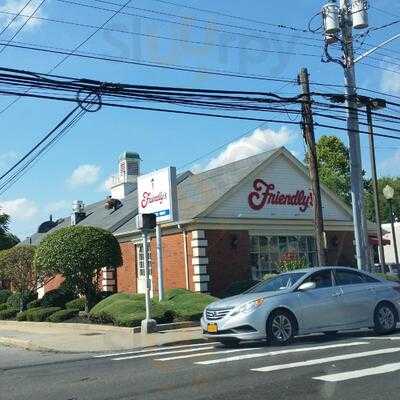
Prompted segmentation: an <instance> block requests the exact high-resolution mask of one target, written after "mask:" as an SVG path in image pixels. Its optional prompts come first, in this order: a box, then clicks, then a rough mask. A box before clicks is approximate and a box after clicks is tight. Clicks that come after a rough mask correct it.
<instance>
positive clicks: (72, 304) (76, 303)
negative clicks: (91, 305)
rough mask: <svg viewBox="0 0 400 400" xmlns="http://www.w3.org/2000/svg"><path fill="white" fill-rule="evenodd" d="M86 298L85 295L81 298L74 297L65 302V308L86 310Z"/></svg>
mask: <svg viewBox="0 0 400 400" xmlns="http://www.w3.org/2000/svg"><path fill="white" fill-rule="evenodd" d="M85 304H86V299H85V298H84V297H80V298H79V299H74V300H71V301H69V302H68V303H66V304H65V308H66V309H67V310H78V311H85Z"/></svg>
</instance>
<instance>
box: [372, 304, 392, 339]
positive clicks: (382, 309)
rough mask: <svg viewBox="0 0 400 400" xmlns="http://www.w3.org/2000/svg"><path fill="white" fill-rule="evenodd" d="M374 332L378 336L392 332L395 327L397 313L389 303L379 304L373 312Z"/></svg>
mask: <svg viewBox="0 0 400 400" xmlns="http://www.w3.org/2000/svg"><path fill="white" fill-rule="evenodd" d="M374 324H375V325H374V330H375V332H376V333H378V334H380V335H384V334H386V333H390V332H393V331H394V330H395V329H396V325H397V313H396V310H395V308H394V306H393V305H392V304H390V303H381V304H378V306H377V307H376V309H375V312H374Z"/></svg>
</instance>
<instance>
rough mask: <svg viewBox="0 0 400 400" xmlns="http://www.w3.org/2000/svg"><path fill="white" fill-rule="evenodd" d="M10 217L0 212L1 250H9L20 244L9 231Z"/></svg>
mask: <svg viewBox="0 0 400 400" xmlns="http://www.w3.org/2000/svg"><path fill="white" fill-rule="evenodd" d="M9 224H10V216H9V215H7V214H2V213H1V212H0V250H5V249H9V248H11V247H13V246H15V245H16V244H18V243H19V239H18V238H17V237H16V236H15V235H13V234H12V233H10V231H9Z"/></svg>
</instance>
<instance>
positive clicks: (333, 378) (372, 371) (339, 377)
mask: <svg viewBox="0 0 400 400" xmlns="http://www.w3.org/2000/svg"><path fill="white" fill-rule="evenodd" d="M399 370H400V363H392V364H384V365H380V366H378V367H373V368H365V369H359V370H356V371H349V372H341V373H338V374H331V375H324V376H318V377H315V378H313V379H316V380H319V381H325V382H343V381H348V380H350V379H358V378H364V377H366V376H373V375H382V374H387V373H389V372H396V371H399Z"/></svg>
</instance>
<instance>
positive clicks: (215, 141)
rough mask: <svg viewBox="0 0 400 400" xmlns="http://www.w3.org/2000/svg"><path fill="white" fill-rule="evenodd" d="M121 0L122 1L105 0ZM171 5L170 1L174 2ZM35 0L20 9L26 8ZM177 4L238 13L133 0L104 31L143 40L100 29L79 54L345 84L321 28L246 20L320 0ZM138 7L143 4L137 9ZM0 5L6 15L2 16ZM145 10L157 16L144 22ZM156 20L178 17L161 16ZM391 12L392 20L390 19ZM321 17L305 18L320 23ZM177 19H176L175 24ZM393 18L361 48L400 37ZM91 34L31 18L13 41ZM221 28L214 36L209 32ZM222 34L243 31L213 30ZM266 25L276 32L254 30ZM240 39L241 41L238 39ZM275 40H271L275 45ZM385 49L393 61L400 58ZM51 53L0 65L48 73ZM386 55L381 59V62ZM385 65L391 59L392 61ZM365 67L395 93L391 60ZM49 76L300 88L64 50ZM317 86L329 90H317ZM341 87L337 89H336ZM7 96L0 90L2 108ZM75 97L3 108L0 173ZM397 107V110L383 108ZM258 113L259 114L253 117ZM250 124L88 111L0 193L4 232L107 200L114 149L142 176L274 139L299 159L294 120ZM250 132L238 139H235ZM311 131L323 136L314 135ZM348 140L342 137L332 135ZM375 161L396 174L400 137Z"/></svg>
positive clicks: (382, 145) (366, 75)
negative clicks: (136, 160)
mask: <svg viewBox="0 0 400 400" xmlns="http://www.w3.org/2000/svg"><path fill="white" fill-rule="evenodd" d="M27 1H28V0H0V27H1V26H5V25H6V24H7V22H8V21H9V18H10V15H9V14H5V13H7V12H18V11H19V10H20V9H21V8H22V7H23V6H24V5H25V4H26V2H27ZM71 1H72V2H76V3H81V4H86V5H92V6H97V7H103V8H109V9H114V10H115V9H117V8H118V7H117V6H113V5H110V4H104V3H101V2H100V1H96V0H71ZM108 1H109V2H112V3H115V4H123V3H124V1H122V0H108ZM171 1H173V0H171ZM40 2H41V0H40V1H39V0H32V2H31V4H30V6H29V7H28V8H27V9H26V10H25V11H24V13H23V14H25V15H29V14H30V13H31V12H32V10H33V9H34V8H35V6H37V5H38V4H39V3H40ZM173 2H174V3H177V4H178V3H180V4H181V5H185V6H189V7H191V6H193V7H200V8H203V9H207V10H213V11H217V12H221V13H229V14H232V15H235V16H239V17H241V18H242V19H238V18H228V17H226V16H221V15H218V14H212V13H206V12H201V11H198V10H194V9H191V8H186V7H183V6H181V7H178V6H173V5H171V4H166V3H164V2H162V1H159V0H137V1H134V0H133V1H132V2H131V4H130V5H131V6H132V7H136V9H134V8H131V9H127V10H128V12H129V13H131V14H135V16H132V15H130V16H128V15H119V16H117V17H115V19H113V20H112V21H111V22H110V23H109V24H108V25H107V26H108V27H111V28H113V29H118V30H125V31H131V32H135V33H140V34H141V35H129V34H123V33H116V32H105V31H102V32H99V33H98V34H96V36H95V37H93V38H92V39H91V40H90V41H89V42H88V43H87V44H85V46H84V47H83V48H82V49H81V50H82V51H86V52H96V53H102V54H108V55H114V56H120V57H121V56H122V57H127V58H131V59H136V60H146V61H156V62H162V63H166V64H176V65H186V66H194V67H196V68H206V69H218V70H227V71H233V72H240V73H241V74H258V75H260V74H262V75H268V76H272V77H282V78H289V79H294V78H295V77H296V76H297V74H298V71H299V69H300V68H301V67H303V66H305V67H308V68H309V71H310V73H311V80H312V81H314V82H323V83H332V84H342V82H343V73H342V70H341V68H340V67H339V66H338V65H335V64H324V63H322V62H321V61H320V56H321V53H322V42H318V41H316V40H315V39H318V40H319V39H321V36H320V35H318V34H317V35H314V36H313V35H312V34H303V33H296V32H293V31H290V30H287V29H278V28H274V27H271V26H267V25H265V24H260V23H256V22H251V21H249V20H251V19H253V20H259V21H263V22H267V23H273V24H284V25H287V26H295V27H302V28H303V27H304V28H305V27H306V24H307V22H308V21H309V19H310V18H311V17H312V16H313V15H315V14H316V13H317V12H318V11H319V10H320V8H321V6H322V5H323V2H322V1H319V0H303V1H301V2H300V1H296V2H295V1H293V0H281V1H279V2H260V1H251V0H247V1H244V0H236V1H235V2H232V1H227V0H220V1H219V2H215V1H209V0H202V1H195V0H188V1H183V0H176V1H173ZM371 4H372V6H374V7H377V8H379V9H383V10H387V11H388V12H390V13H393V14H397V15H398V16H399V17H400V4H397V2H396V4H393V2H392V1H389V0H373V1H372V2H371ZM144 9H145V10H144ZM1 12H3V14H1ZM160 12H161V13H169V14H176V15H180V16H184V17H188V18H196V19H203V20H206V21H209V22H208V23H207V22H199V21H194V20H190V19H182V18H177V17H174V16H171V15H170V16H166V15H165V14H160ZM110 15H112V12H107V11H104V10H98V9H93V8H89V7H83V6H79V5H77V4H71V3H68V2H64V1H60V0H46V1H45V3H44V4H43V6H42V8H41V9H40V10H39V12H38V13H37V14H36V16H38V17H41V18H51V19H62V20H67V21H72V22H78V23H83V24H89V25H101V24H102V23H104V21H106V20H107V19H108V18H109V17H110ZM145 17H151V18H156V19H158V20H152V19H149V18H145ZM161 19H162V20H170V21H176V22H179V23H181V24H173V23H166V22H165V21H161ZM398 19H400V18H398ZM370 20H371V26H372V27H379V26H382V25H384V24H385V23H388V22H391V21H395V20H396V17H395V16H393V17H391V16H389V15H385V14H384V13H382V12H380V11H378V10H376V9H375V8H371V10H370ZM23 21H24V19H23V18H20V19H18V21H17V22H16V23H14V24H13V25H11V27H10V29H8V30H7V31H6V32H4V33H3V34H2V36H0V40H3V41H7V40H8V39H9V38H11V37H12V36H13V34H14V33H15V31H16V30H17V29H18V28H19V27H20V25H21V23H22V22H23ZM218 22H219V23H224V24H231V25H236V26H237V25H240V26H242V27H243V28H244V29H239V28H235V27H226V26H221V25H217V23H218ZM318 23H319V19H318V18H317V19H316V20H315V22H314V24H315V25H316V26H317V25H318ZM182 24H183V25H182ZM187 25H197V26H205V27H211V28H212V29H215V30H204V29H197V28H194V27H191V26H187ZM399 26H400V25H393V26H391V27H389V28H386V29H382V30H378V31H375V32H371V34H370V36H369V37H368V38H367V41H366V42H367V43H379V42H380V41H382V40H384V39H386V38H388V37H390V36H393V35H394V34H396V33H398V32H399ZM93 30H94V29H90V28H82V27H74V26H71V25H67V24H57V23H53V22H48V21H43V20H40V19H33V20H32V22H31V23H29V24H27V25H26V26H25V28H24V29H23V30H22V31H21V32H20V33H19V34H18V36H17V37H16V38H15V39H14V40H16V41H19V42H24V43H34V44H40V45H43V46H52V47H59V48H66V49H73V48H74V47H75V46H76V45H78V44H79V43H80V42H81V41H83V40H84V39H85V38H86V37H88V36H89V35H90V34H91V33H92V32H93ZM216 30H219V31H216ZM221 30H226V31H230V32H237V33H240V34H241V35H237V34H236V35H234V34H228V33H226V32H221ZM0 31H1V28H0ZM260 31H268V32H275V33H274V34H270V33H266V32H260ZM145 35H153V36H154V35H156V36H163V37H169V38H179V39H181V40H185V41H201V42H207V43H214V44H218V45H220V46H221V45H222V46H231V47H240V48H241V49H234V48H227V47H215V46H205V45H196V44H193V43H187V42H177V41H172V40H166V39H160V38H154V37H149V36H145ZM244 35H247V36H244ZM251 35H253V36H264V37H267V38H270V39H256V38H254V37H249V36H251ZM271 38H272V39H274V38H275V39H279V40H280V41H279V42H276V41H274V40H271ZM399 44H400V42H399V41H398V42H394V43H393V44H391V45H390V46H388V47H387V48H386V54H389V55H390V52H388V51H387V50H391V49H392V50H394V51H399V50H400V46H399ZM243 48H247V49H250V48H251V49H259V50H278V51H288V52H294V53H297V54H299V53H301V54H304V53H307V54H310V55H313V56H312V57H311V56H304V55H296V56H294V55H282V54H279V55H277V54H271V53H268V52H266V51H252V50H243ZM396 54H397V53H393V54H392V56H393V57H400V56H399V55H398V54H397V56H396ZM62 57H63V56H60V55H53V54H46V53H34V52H30V51H28V50H21V49H13V48H7V49H5V50H4V51H3V52H1V53H0V66H2V67H11V68H19V69H28V70H34V71H37V72H48V71H49V70H50V69H51V68H52V67H54V65H55V64H57V62H58V61H59V60H60V59H61V58H62ZM386 61H387V60H386ZM392 61H393V60H392ZM368 63H369V64H371V65H373V66H375V68H373V67H371V66H367V65H364V64H363V65H359V66H358V67H357V76H358V86H360V87H364V88H368V89H374V90H379V91H385V92H388V93H389V92H392V94H395V95H400V75H399V74H396V73H390V72H388V71H384V70H382V69H381V68H382V67H384V68H388V69H396V68H397V69H398V65H397V66H396V65H390V64H388V63H387V62H385V59H384V58H383V57H382V56H376V57H375V58H374V59H370V60H368ZM55 73H57V74H61V75H70V76H76V77H86V78H94V79H99V80H105V81H114V82H115V81H119V82H129V83H133V84H149V85H173V86H189V87H204V88H219V89H235V90H236V89H237V90H258V91H273V92H280V93H283V94H287V95H290V94H297V93H298V87H297V86H296V85H294V84H288V85H285V86H284V84H282V83H276V82H268V81H262V80H251V79H242V78H231V77H216V76H212V75H204V74H195V73H189V72H177V71H171V70H166V69H155V68H148V67H140V66H134V65H128V64H119V63H110V62H105V61H98V60H84V59H81V58H75V57H70V58H69V59H68V60H67V61H66V62H65V63H63V64H62V65H61V66H60V67H59V68H57V70H56V71H55ZM314 89H315V90H324V91H330V89H328V88H323V87H322V88H321V87H315V88H314ZM335 90H338V89H335ZM11 100H12V98H10V97H0V109H1V108H2V107H4V106H5V105H7V104H8V103H9V102H10V101H11ZM72 107H73V105H72V104H64V103H58V102H51V101H47V100H34V99H22V100H20V101H18V102H17V103H16V104H15V105H14V106H13V107H11V108H10V109H9V110H8V111H6V112H4V113H3V114H1V115H0V137H1V142H0V143H1V146H0V171H3V170H5V169H6V168H7V166H9V165H10V164H11V163H12V162H13V161H15V160H16V159H18V156H21V155H22V154H24V153H25V152H26V151H27V150H29V149H30V148H31V147H32V145H33V144H34V143H36V142H37V141H38V140H39V138H41V137H42V136H44V134H45V133H47V131H49V130H50V129H51V128H52V127H53V126H54V125H55V124H56V123H57V122H58V121H59V120H60V119H61V118H62V117H63V116H64V115H65V114H66V113H67V112H68V111H70V110H71V109H72ZM388 112H390V113H394V111H388ZM258 116H260V115H258ZM261 117H263V118H277V119H279V118H280V119H282V117H283V119H287V116H286V115H283V116H279V115H271V114H263V115H261ZM256 127H257V123H254V122H248V121H232V120H221V119H211V118H205V117H194V116H177V115H172V114H160V113H153V112H145V111H135V110H118V109H102V110H101V111H100V112H98V113H93V114H89V115H87V116H85V117H84V118H83V119H82V120H81V121H80V122H79V124H78V125H77V126H76V127H75V128H74V129H73V130H71V131H70V132H69V133H68V135H66V136H65V137H64V138H63V139H62V140H61V141H60V142H59V143H58V144H57V145H56V146H55V147H53V148H52V149H51V151H50V152H48V153H47V154H46V155H45V156H44V157H43V158H42V159H41V160H40V161H39V162H38V163H37V164H36V165H35V166H34V167H33V168H32V169H30V170H29V172H28V173H27V174H26V175H25V176H24V177H23V178H22V179H21V180H20V181H19V182H18V183H16V184H15V185H14V186H13V187H11V188H10V190H8V191H7V192H6V193H5V194H4V195H2V197H0V207H2V208H3V210H5V211H6V212H8V213H9V214H11V216H12V218H13V222H12V229H13V231H14V232H15V233H16V234H18V235H19V236H20V237H21V238H25V237H26V236H28V235H29V234H31V233H33V232H34V231H35V230H36V228H37V225H38V224H39V223H40V222H41V221H43V220H45V219H46V218H47V217H48V215H49V214H50V213H52V214H53V215H54V217H55V218H59V217H61V216H64V215H65V214H67V213H69V211H70V205H71V203H72V201H73V200H74V199H81V200H83V201H85V202H86V203H90V202H92V201H97V200H99V199H101V198H102V197H104V196H106V194H107V191H106V190H105V189H104V182H105V181H106V180H107V179H108V178H109V177H110V175H111V174H113V173H115V172H116V168H117V159H118V155H119V154H120V153H121V152H123V151H125V150H132V151H137V152H139V153H140V154H141V156H142V159H143V164H142V170H143V171H144V172H146V171H150V170H154V169H158V168H160V167H164V166H167V165H175V166H177V167H178V169H179V168H181V167H182V166H186V167H187V168H188V167H189V166H191V167H193V168H194V169H197V170H199V169H203V168H210V167H215V166H217V165H220V164H221V163H226V162H229V161H231V160H233V159H236V158H238V157H243V156H246V155H251V154H254V153H256V152H257V151H262V150H267V149H269V148H270V147H272V146H278V145H286V146H287V147H288V148H289V149H290V150H292V151H293V152H294V153H295V154H296V155H297V156H298V157H299V158H301V159H302V158H303V154H304V146H303V143H302V140H301V135H300V129H299V127H298V126H290V125H286V126H285V125H282V124H274V123H269V124H265V125H264V126H263V127H262V130H257V131H256V132H254V130H255V129H256ZM246 132H249V136H247V137H246V138H245V139H243V138H242V139H239V141H234V139H235V138H238V137H240V136H242V135H244V134H245V133H246ZM316 133H317V136H319V135H321V134H331V133H332V132H327V131H326V130H320V129H318V130H317V132H316ZM340 137H341V138H342V139H344V140H345V141H346V142H347V139H346V136H345V135H340ZM230 141H233V144H231V145H230V147H229V148H228V149H227V148H226V147H223V148H221V149H219V150H218V151H216V152H214V153H213V154H211V155H209V156H208V157H203V158H201V159H200V160H199V161H196V162H193V160H196V159H198V158H200V157H202V156H203V155H204V154H207V153H209V152H210V151H212V150H214V149H217V148H219V147H221V146H222V145H224V144H225V143H228V142H230ZM376 144H377V158H378V168H379V172H380V174H391V175H398V174H399V170H398V168H399V167H398V165H399V161H400V148H399V142H398V141H394V140H389V139H377V143H376ZM362 146H363V158H364V168H365V169H366V170H367V171H368V170H369V167H368V165H369V162H368V158H367V156H368V153H367V147H366V146H367V140H366V138H365V137H362Z"/></svg>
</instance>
